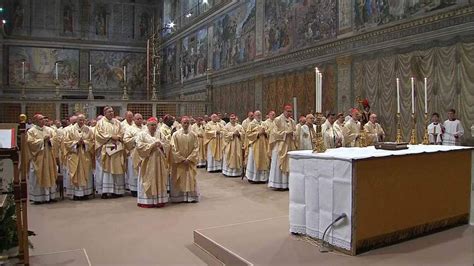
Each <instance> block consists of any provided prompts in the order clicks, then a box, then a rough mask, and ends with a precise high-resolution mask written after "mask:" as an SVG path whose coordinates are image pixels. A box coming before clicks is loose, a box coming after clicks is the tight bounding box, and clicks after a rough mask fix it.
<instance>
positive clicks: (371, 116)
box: [369, 114, 377, 124]
mask: <svg viewBox="0 0 474 266" xmlns="http://www.w3.org/2000/svg"><path fill="white" fill-rule="evenodd" d="M369 121H370V122H372V123H374V124H375V123H377V115H376V114H371V115H370V117H369Z"/></svg>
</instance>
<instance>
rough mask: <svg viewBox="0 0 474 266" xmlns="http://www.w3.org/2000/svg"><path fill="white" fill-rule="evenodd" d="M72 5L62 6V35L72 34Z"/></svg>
mask: <svg viewBox="0 0 474 266" xmlns="http://www.w3.org/2000/svg"><path fill="white" fill-rule="evenodd" d="M71 5H72V4H71V3H68V4H66V5H64V10H63V32H64V33H72V32H73V19H72V15H73V14H72V13H73V10H72V6H71Z"/></svg>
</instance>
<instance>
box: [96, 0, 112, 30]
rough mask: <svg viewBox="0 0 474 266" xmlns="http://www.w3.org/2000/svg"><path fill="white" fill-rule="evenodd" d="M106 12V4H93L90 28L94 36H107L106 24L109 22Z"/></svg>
mask: <svg viewBox="0 0 474 266" xmlns="http://www.w3.org/2000/svg"><path fill="white" fill-rule="evenodd" d="M109 12H110V11H109ZM107 13H108V6H107V5H105V4H100V3H97V4H95V6H94V12H93V17H92V28H93V33H94V34H95V35H96V36H107V24H108V23H109V22H108V21H107Z"/></svg>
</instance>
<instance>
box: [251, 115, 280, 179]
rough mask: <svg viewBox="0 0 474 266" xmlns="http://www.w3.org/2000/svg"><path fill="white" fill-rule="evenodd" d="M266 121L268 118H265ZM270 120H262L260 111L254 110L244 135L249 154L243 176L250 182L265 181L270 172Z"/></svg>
mask: <svg viewBox="0 0 474 266" xmlns="http://www.w3.org/2000/svg"><path fill="white" fill-rule="evenodd" d="M267 121H268V120H267ZM271 124H273V121H271V122H262V113H261V112H260V111H258V110H257V111H255V112H254V119H253V120H252V122H250V124H249V125H248V127H247V131H246V132H245V136H246V138H247V139H248V142H249V148H248V150H249V155H248V159H247V170H246V171H245V177H246V178H247V180H248V181H249V182H250V183H266V182H267V181H268V176H269V174H270V152H269V142H268V140H269V136H270V126H271Z"/></svg>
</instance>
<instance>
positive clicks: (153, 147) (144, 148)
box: [136, 117, 170, 208]
mask: <svg viewBox="0 0 474 266" xmlns="http://www.w3.org/2000/svg"><path fill="white" fill-rule="evenodd" d="M157 128H158V119H156V117H150V118H148V120H147V129H146V130H143V131H141V132H140V133H139V134H138V137H137V139H136V142H137V147H136V149H137V151H138V154H139V155H140V157H141V158H142V159H143V161H142V163H141V166H140V174H139V177H138V196H137V205H138V207H142V208H161V207H164V206H165V204H166V203H167V202H168V201H169V195H168V192H167V187H168V184H167V183H168V176H169V172H168V167H167V165H168V158H166V156H167V155H168V154H169V148H170V147H169V142H168V140H167V139H166V138H165V136H164V135H163V134H161V132H160V131H159V130H157Z"/></svg>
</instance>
